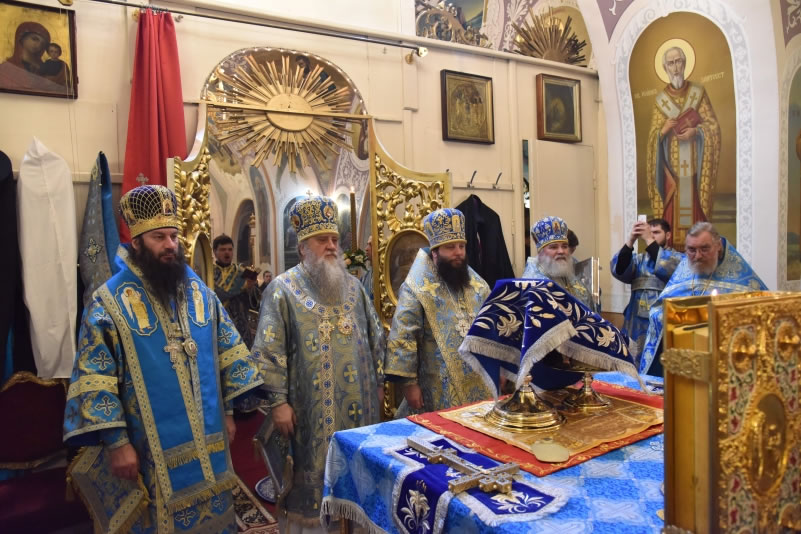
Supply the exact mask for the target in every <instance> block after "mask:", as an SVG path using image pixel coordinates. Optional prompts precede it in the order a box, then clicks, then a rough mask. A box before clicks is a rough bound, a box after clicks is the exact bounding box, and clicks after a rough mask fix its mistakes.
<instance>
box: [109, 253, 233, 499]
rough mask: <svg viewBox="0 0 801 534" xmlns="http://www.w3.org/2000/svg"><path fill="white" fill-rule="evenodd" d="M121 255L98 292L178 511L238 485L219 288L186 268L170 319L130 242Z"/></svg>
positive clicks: (165, 493)
mask: <svg viewBox="0 0 801 534" xmlns="http://www.w3.org/2000/svg"><path fill="white" fill-rule="evenodd" d="M117 261H118V264H120V266H121V270H120V272H119V273H118V274H117V275H115V276H114V277H113V278H112V279H111V280H109V281H108V283H107V284H106V285H105V286H103V287H102V288H101V289H100V290H99V293H98V294H99V296H100V298H101V299H102V301H103V304H104V306H105V308H106V309H107V310H108V311H109V313H110V315H111V316H112V318H113V320H114V324H115V325H116V327H117V330H118V332H119V334H120V343H121V344H122V346H123V349H124V351H125V360H126V363H127V365H128V369H129V371H130V374H131V379H132V381H133V386H134V390H135V393H136V399H137V401H138V403H139V408H140V410H141V422H142V425H143V427H144V431H145V433H146V435H147V442H148V446H149V449H150V452H151V453H152V457H153V462H154V464H155V473H156V480H155V484H156V487H157V492H158V493H159V494H160V500H162V501H163V502H164V503H165V505H166V508H167V510H168V512H170V513H175V512H177V511H179V510H182V509H184V508H187V507H189V506H192V505H194V504H197V503H199V502H203V501H206V500H208V499H210V498H211V497H213V496H214V495H217V494H219V493H220V492H223V491H225V490H227V489H230V488H232V487H233V486H234V485H235V484H236V475H235V474H234V471H233V467H232V465H231V458H230V456H229V454H228V453H227V447H226V443H225V439H226V438H225V434H224V432H223V425H224V407H223V399H222V393H221V389H220V387H219V381H220V367H219V362H218V357H217V356H218V355H217V337H216V332H217V321H218V318H217V316H216V309H217V308H216V305H215V300H214V297H213V295H214V294H213V293H212V292H211V290H209V289H208V288H207V287H206V286H205V285H204V284H203V282H202V281H201V280H200V279H199V278H198V276H197V275H196V274H195V273H194V272H193V271H192V270H191V269H190V268H189V267H187V268H186V270H187V281H186V285H185V289H184V290H183V291H182V293H183V294H184V298H180V297H181V294H182V293H179V299H178V301H179V302H178V304H177V308H178V310H177V312H178V315H179V321H172V320H171V316H172V313H170V312H169V311H167V310H165V309H164V307H163V306H162V305H161V304H160V303H159V301H158V300H156V299H154V298H151V296H150V293H149V292H148V290H147V288H146V285H145V283H144V282H143V281H142V278H141V273H140V272H139V270H138V269H137V268H136V267H135V266H133V265H131V263H130V262H129V261H128V253H127V250H126V249H125V247H120V250H119V252H118V258H117ZM181 322H182V323H183V328H181V326H179V325H180V324H181ZM187 330H188V334H189V335H187V333H186V331H187ZM182 331H183V333H182ZM192 342H194V346H193V343H192Z"/></svg>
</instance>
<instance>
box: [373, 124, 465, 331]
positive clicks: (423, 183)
mask: <svg viewBox="0 0 801 534" xmlns="http://www.w3.org/2000/svg"><path fill="white" fill-rule="evenodd" d="M370 140H371V142H370V158H371V162H372V165H371V166H370V195H371V206H373V210H372V216H373V222H372V228H373V255H374V257H373V266H374V267H373V288H374V299H375V302H374V303H375V307H376V311H377V312H378V315H379V316H380V317H381V322H382V324H383V325H384V328H386V329H387V330H389V327H390V326H391V324H392V316H393V315H394V314H395V306H396V305H397V303H398V298H397V295H396V294H395V291H394V290H393V289H392V273H393V269H395V266H394V265H393V264H392V263H393V258H394V257H393V256H392V253H393V251H394V249H396V244H397V243H398V241H399V240H400V239H404V238H408V237H414V236H416V235H417V234H419V235H420V236H422V239H423V244H424V245H425V246H427V243H428V242H427V240H426V239H425V234H423V218H425V216H426V215H428V214H429V213H431V212H432V211H435V210H438V209H440V208H443V207H447V206H450V201H451V181H450V176H449V175H448V174H447V173H422V172H417V171H413V170H411V169H407V168H406V167H403V166H402V165H400V164H398V163H397V162H395V161H394V160H393V159H392V158H391V157H390V156H389V155H388V154H387V153H386V152H385V151H384V149H383V147H381V144H380V143H379V142H378V139H377V138H376V136H375V130H374V128H373V123H372V121H371V122H370ZM415 252H416V250H415ZM412 260H413V258H412Z"/></svg>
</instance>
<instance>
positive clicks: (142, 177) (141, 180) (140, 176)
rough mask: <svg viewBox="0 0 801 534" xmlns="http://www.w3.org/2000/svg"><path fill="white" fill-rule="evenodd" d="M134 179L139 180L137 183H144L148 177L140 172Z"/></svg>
mask: <svg viewBox="0 0 801 534" xmlns="http://www.w3.org/2000/svg"><path fill="white" fill-rule="evenodd" d="M136 181H137V182H139V185H145V184H146V183H148V182H149V181H150V178H148V177H147V176H145V175H144V174H142V173H141V172H140V173H139V176H137V177H136Z"/></svg>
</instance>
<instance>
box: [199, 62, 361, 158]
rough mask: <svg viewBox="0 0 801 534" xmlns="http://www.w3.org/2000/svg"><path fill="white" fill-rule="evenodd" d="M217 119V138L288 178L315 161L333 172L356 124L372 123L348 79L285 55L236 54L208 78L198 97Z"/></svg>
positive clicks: (332, 67)
mask: <svg viewBox="0 0 801 534" xmlns="http://www.w3.org/2000/svg"><path fill="white" fill-rule="evenodd" d="M201 98H202V101H203V102H204V103H205V104H206V105H208V106H209V109H210V110H211V112H212V115H213V121H212V124H213V127H214V128H215V137H216V138H217V139H218V140H219V141H220V142H221V143H223V144H230V143H238V142H239V143H241V145H242V146H239V147H238V150H239V152H241V153H246V152H249V151H252V152H253V155H254V157H253V159H252V160H251V163H250V164H251V165H252V166H254V167H258V166H259V165H261V163H262V161H264V160H265V159H266V158H271V160H272V165H273V166H278V165H281V164H282V163H283V162H284V161H286V162H287V164H288V166H289V170H290V172H296V171H297V170H298V167H301V168H302V167H307V166H309V164H310V161H311V160H312V159H313V160H314V162H315V163H316V164H317V165H319V166H320V167H321V168H324V169H328V168H329V162H328V160H329V159H330V158H331V157H335V156H337V155H338V153H339V148H347V149H353V147H352V145H351V143H350V142H349V141H350V138H351V131H352V128H351V124H350V123H352V122H353V121H363V120H365V119H367V118H369V115H367V114H366V113H364V102H363V101H362V99H361V97H360V96H359V94H358V91H356V89H355V85H354V84H353V82H352V81H351V80H350V78H349V77H348V76H347V75H346V74H345V73H344V72H343V71H342V70H341V69H339V68H338V67H337V66H336V65H334V64H333V63H331V62H329V61H326V60H325V59H323V58H321V57H319V56H315V55H313V54H307V53H304V52H298V51H296V50H285V49H280V48H264V47H258V48H250V49H246V50H242V51H239V52H237V53H235V54H231V56H229V57H228V58H226V60H225V61H223V62H222V63H220V64H219V65H218V66H217V67H216V68H215V70H214V72H213V73H212V74H211V76H210V77H209V80H208V82H207V84H206V86H205V87H204V89H203V94H202V95H201Z"/></svg>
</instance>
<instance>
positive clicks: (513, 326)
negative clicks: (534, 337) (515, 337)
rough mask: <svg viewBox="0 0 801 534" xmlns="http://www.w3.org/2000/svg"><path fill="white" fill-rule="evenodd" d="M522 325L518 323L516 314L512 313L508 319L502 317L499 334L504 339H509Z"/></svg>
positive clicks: (499, 322)
mask: <svg viewBox="0 0 801 534" xmlns="http://www.w3.org/2000/svg"><path fill="white" fill-rule="evenodd" d="M521 324H522V323H521V322H520V321H518V320H517V319H516V318H515V316H514V314H512V313H510V314H509V315H508V316H506V317H501V318H500V319H498V324H497V327H498V333H499V334H500V335H502V336H503V337H509V336H511V335H512V334H514V333H515V332H517V330H518V329H519V328H520V325H521Z"/></svg>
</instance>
